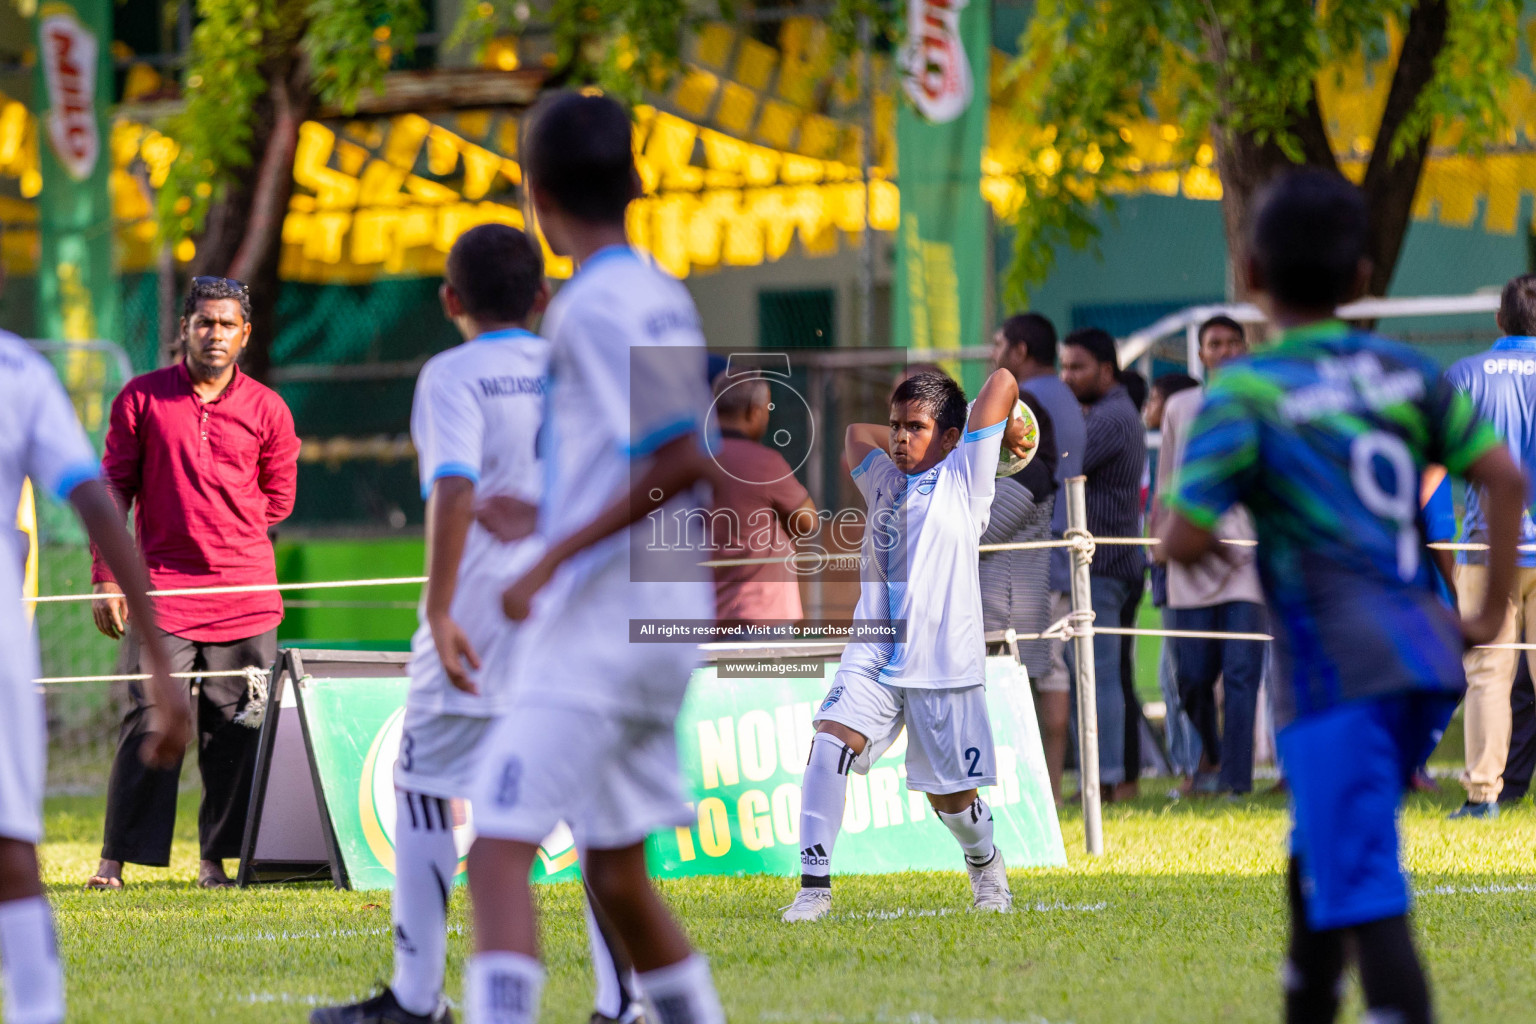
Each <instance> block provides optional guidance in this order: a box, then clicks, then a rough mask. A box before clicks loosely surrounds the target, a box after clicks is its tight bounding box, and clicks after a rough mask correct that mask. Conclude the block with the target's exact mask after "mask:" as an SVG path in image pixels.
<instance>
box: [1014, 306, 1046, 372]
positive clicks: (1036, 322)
mask: <svg viewBox="0 0 1536 1024" xmlns="http://www.w3.org/2000/svg"><path fill="white" fill-rule="evenodd" d="M1002 332H1003V340H1004V341H1006V342H1007V343H1008V347H1009V348H1017V347H1018V346H1020V345H1023V346H1024V354H1025V355H1027V356H1029V358H1030V359H1032V360H1034V361H1035V362H1036V363H1038V364H1040V365H1041V366H1055V365H1056V325H1055V324H1053V323H1051V321H1050V319H1049V318H1047V317H1044V316H1041V315H1040V314H1039V313H1015V314H1014V315H1013V316H1011V317H1009V318H1008V319H1007V320H1004V321H1003V326H1002Z"/></svg>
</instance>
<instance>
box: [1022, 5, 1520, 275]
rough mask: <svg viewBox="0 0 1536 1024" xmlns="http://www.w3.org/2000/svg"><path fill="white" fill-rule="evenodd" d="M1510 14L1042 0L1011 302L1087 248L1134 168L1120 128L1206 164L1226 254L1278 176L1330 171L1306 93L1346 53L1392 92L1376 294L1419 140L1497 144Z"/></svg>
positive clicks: (1384, 137)
mask: <svg viewBox="0 0 1536 1024" xmlns="http://www.w3.org/2000/svg"><path fill="white" fill-rule="evenodd" d="M1521 7H1522V4H1521V2H1520V0H1318V2H1315V3H1298V2H1297V0H1159V2H1156V3H1148V2H1146V0H1039V2H1038V3H1037V4H1036V8H1035V17H1034V18H1033V20H1032V21H1031V23H1030V26H1029V29H1028V30H1027V32H1026V34H1025V36H1024V40H1023V47H1022V53H1021V56H1020V57H1019V59H1018V61H1017V62H1016V65H1015V67H1014V68H1013V74H1014V75H1015V78H1016V85H1017V88H1016V89H1015V90H1014V94H1013V95H1014V97H1015V98H1014V102H1013V107H1012V109H1011V111H1010V112H1011V113H1012V114H1013V115H1014V116H1015V117H1016V118H1017V119H1018V123H1020V124H1021V125H1022V130H1021V133H1020V134H1021V136H1022V137H1023V138H1024V139H1025V140H1026V147H1025V148H1026V153H1027V157H1026V160H1025V162H1024V166H1023V168H1022V169H1021V171H1020V172H1019V173H1020V178H1021V184H1023V186H1024V189H1025V193H1026V195H1027V198H1026V200H1025V201H1024V202H1023V203H1022V204H1021V205H1020V208H1019V210H1018V213H1017V215H1016V217H1015V219H1014V227H1015V229H1016V236H1015V243H1014V261H1013V266H1012V269H1011V272H1010V274H1009V280H1008V292H1009V294H1010V298H1013V299H1015V300H1020V301H1022V300H1024V299H1025V298H1027V293H1028V290H1029V288H1030V287H1031V286H1033V285H1036V284H1038V283H1039V282H1040V281H1042V280H1043V279H1044V278H1045V277H1046V275H1047V274H1048V273H1049V272H1050V270H1051V268H1052V267H1053V265H1054V262H1055V254H1056V252H1057V250H1058V249H1059V248H1060V247H1061V246H1063V245H1071V246H1075V247H1084V246H1087V245H1090V244H1092V243H1093V242H1094V241H1095V240H1096V238H1097V237H1098V231H1099V212H1100V210H1101V208H1103V207H1107V206H1112V205H1113V202H1114V194H1115V193H1116V192H1117V191H1121V190H1123V189H1124V188H1125V187H1126V186H1127V185H1128V183H1129V176H1131V175H1133V174H1135V173H1138V172H1141V171H1143V170H1145V169H1144V168H1142V167H1140V166H1138V162H1137V158H1136V155H1135V153H1134V151H1133V147H1132V145H1131V143H1130V126H1131V125H1134V124H1137V123H1139V122H1143V121H1145V120H1147V119H1148V118H1151V119H1153V120H1161V121H1162V122H1163V123H1172V124H1175V125H1177V126H1178V127H1179V128H1180V129H1181V132H1180V143H1179V147H1178V149H1177V157H1176V162H1177V163H1178V164H1179V165H1181V166H1187V165H1188V163H1189V161H1190V160H1192V159H1193V157H1194V155H1195V151H1196V149H1197V147H1198V146H1199V145H1200V144H1201V143H1202V142H1206V141H1209V142H1210V143H1211V144H1212V145H1213V146H1214V147H1215V156H1216V161H1215V162H1216V169H1217V171H1218V173H1219V174H1220V177H1221V180H1222V185H1223V197H1222V205H1223V214H1224V219H1225V221H1226V224H1227V239H1228V245H1229V250H1231V251H1236V249H1237V245H1235V244H1234V243H1236V242H1238V240H1240V239H1241V237H1242V236H1241V232H1242V225H1243V221H1244V215H1245V213H1246V209H1247V204H1248V202H1249V200H1250V199H1251V198H1252V195H1253V193H1254V191H1255V190H1256V189H1257V188H1258V187H1259V186H1260V185H1262V183H1263V181H1264V180H1266V179H1267V178H1268V177H1270V176H1271V175H1272V174H1273V173H1274V172H1275V171H1276V170H1279V169H1281V168H1283V167H1284V166H1287V165H1296V164H1306V165H1317V166H1323V167H1331V168H1337V167H1338V166H1339V164H1338V160H1337V158H1336V156H1335V152H1336V151H1337V150H1339V149H1342V148H1343V146H1342V145H1341V143H1344V144H1347V143H1348V142H1349V141H1351V140H1330V139H1329V138H1328V136H1327V130H1326V127H1325V125H1326V120H1325V117H1324V115H1325V113H1326V112H1324V111H1322V110H1321V109H1320V106H1319V99H1318V82H1319V81H1320V76H1323V75H1326V74H1329V73H1330V71H1329V69H1330V66H1336V62H1339V61H1342V60H1345V59H1348V58H1350V57H1352V56H1353V55H1354V54H1356V53H1357V52H1362V51H1363V52H1364V53H1365V54H1366V55H1367V57H1369V58H1375V59H1377V60H1380V61H1383V62H1385V70H1386V71H1388V72H1389V73H1390V74H1391V75H1392V86H1391V89H1390V92H1389V94H1388V97H1387V100H1386V102H1385V107H1384V109H1383V111H1382V117H1381V122H1380V125H1379V128H1378V131H1377V133H1376V136H1375V138H1374V140H1373V144H1372V148H1371V152H1370V156H1369V159H1368V161H1367V166H1366V170H1365V173H1364V176H1363V180H1362V182H1361V184H1362V188H1363V189H1364V190H1365V192H1366V197H1367V202H1368V203H1369V204H1370V206H1371V209H1372V215H1373V220H1374V221H1375V222H1376V223H1377V225H1378V228H1377V230H1376V234H1377V236H1378V237H1377V238H1375V239H1373V256H1374V258H1375V260H1376V262H1377V275H1376V278H1375V279H1374V280H1373V281H1372V290H1373V291H1374V292H1376V293H1377V294H1380V293H1383V292H1384V291H1385V289H1386V285H1387V284H1388V282H1389V281H1390V279H1391V273H1392V269H1393V267H1394V265H1395V263H1396V260H1397V255H1398V252H1399V251H1400V247H1401V243H1402V237H1403V234H1404V232H1405V231H1406V226H1407V217H1408V213H1409V211H1410V210H1411V206H1412V200H1413V193H1414V189H1415V187H1416V186H1417V183H1418V180H1419V176H1420V173H1421V171H1422V167H1423V162H1424V159H1425V157H1426V156H1427V155H1428V152H1429V146H1430V141H1431V139H1432V138H1433V139H1434V140H1435V142H1436V144H1437V145H1446V146H1451V147H1456V148H1458V149H1461V150H1471V151H1478V150H1481V149H1483V148H1484V147H1487V146H1489V145H1491V144H1495V143H1500V142H1503V141H1505V134H1506V132H1507V131H1508V126H1507V124H1506V121H1505V118H1504V116H1503V113H1502V111H1501V108H1500V103H1499V101H1500V97H1501V96H1502V95H1503V94H1504V93H1505V91H1506V90H1507V88H1508V86H1509V84H1510V81H1511V77H1512V76H1513V75H1514V74H1516V73H1517V72H1516V71H1515V68H1516V62H1517V59H1518V57H1519V45H1520V44H1519V35H1520V34H1519V19H1520V13H1521Z"/></svg>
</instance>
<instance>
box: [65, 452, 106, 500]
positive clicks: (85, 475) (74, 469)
mask: <svg viewBox="0 0 1536 1024" xmlns="http://www.w3.org/2000/svg"><path fill="white" fill-rule="evenodd" d="M100 479H101V466H100V464H98V463H96V462H77V463H75V464H74V465H73V466H70V467H69V468H68V469H66V470H65V471H64V472H63V473H62V474H61V475H60V476H59V482H58V483H57V484H56V485H55V486H54V489H53V493H54V495H55V496H56V497H57V498H58V499H59V500H60V501H68V500H69V495H70V493H71V492H73V491H74V489H75V488H76V487H79V486H80V485H81V484H83V483H85V482H86V481H87V480H100Z"/></svg>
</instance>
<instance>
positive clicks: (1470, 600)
mask: <svg viewBox="0 0 1536 1024" xmlns="http://www.w3.org/2000/svg"><path fill="white" fill-rule="evenodd" d="M1497 323H1498V326H1499V330H1500V331H1501V332H1503V335H1504V336H1503V337H1501V338H1500V339H1499V340H1498V341H1496V342H1494V345H1493V348H1491V349H1489V350H1488V351H1487V352H1484V353H1481V354H1480V355H1475V356H1468V357H1467V358H1465V359H1462V360H1460V361H1458V362H1456V363H1454V364H1453V365H1452V366H1451V368H1450V369H1449V370H1447V371H1446V374H1445V376H1446V379H1447V380H1449V381H1450V382H1451V384H1452V386H1454V387H1455V388H1456V389H1457V390H1459V391H1463V392H1466V394H1467V395H1468V396H1469V397H1470V398H1471V399H1472V404H1473V405H1474V406H1475V407H1476V408H1477V412H1478V415H1480V416H1482V417H1483V418H1484V419H1486V420H1488V421H1489V422H1491V423H1492V424H1493V425H1494V426H1495V427H1496V428H1498V431H1499V434H1500V435H1501V436H1502V437H1504V439H1505V440H1506V441H1508V442H1509V450H1510V454H1512V455H1513V456H1514V457H1515V462H1516V463H1518V464H1519V465H1520V467H1521V468H1522V469H1524V470H1525V476H1526V503H1525V504H1526V510H1525V514H1524V515H1522V516H1521V517H1520V543H1521V545H1522V546H1524V545H1529V544H1533V543H1536V522H1533V521H1532V519H1531V511H1530V510H1531V505H1532V504H1533V502H1536V476H1533V470H1536V274H1525V275H1523V276H1521V277H1517V278H1515V279H1513V280H1512V281H1510V282H1509V283H1508V284H1506V285H1505V286H1504V294H1503V296H1502V298H1501V299H1500V301H1499V312H1498V320H1497ZM1461 532H1462V540H1463V541H1465V542H1467V543H1470V544H1485V543H1487V541H1488V536H1487V521H1486V517H1485V515H1484V512H1483V496H1482V495H1481V494H1480V493H1478V491H1477V489H1476V488H1471V487H1469V488H1468V489H1467V511H1466V518H1465V520H1464V521H1463V523H1462V530H1461ZM1487 561H1488V553H1487V552H1486V551H1465V552H1461V555H1460V558H1459V559H1458V563H1459V564H1458V565H1457V566H1456V587H1455V590H1456V597H1457V600H1458V601H1460V603H1461V608H1462V611H1463V614H1466V609H1468V608H1477V607H1479V606H1480V605H1481V603H1482V600H1483V595H1484V594H1485V593H1486V592H1487V588H1488V568H1487ZM1516 564H1517V565H1518V566H1519V569H1518V573H1517V575H1516V577H1515V586H1514V590H1513V591H1512V592H1511V594H1510V598H1509V614H1508V615H1506V616H1505V618H1504V625H1503V628H1501V629H1500V630H1499V635H1498V637H1497V638H1496V639H1495V640H1494V643H1496V644H1509V643H1514V642H1515V641H1517V640H1518V641H1524V642H1526V643H1529V642H1530V641H1531V640H1532V639H1536V552H1533V551H1530V550H1521V551H1520V553H1519V561H1518V562H1517V563H1516ZM1519 657H1520V653H1519V652H1518V651H1511V650H1494V649H1490V648H1487V647H1479V648H1474V649H1473V650H1470V651H1468V652H1467V654H1466V658H1465V663H1466V669H1467V698H1466V716H1465V722H1466V740H1467V769H1466V773H1465V774H1464V775H1463V776H1462V780H1461V781H1462V785H1463V786H1465V787H1466V790H1467V800H1466V803H1464V804H1463V805H1462V806H1461V807H1460V808H1459V809H1458V810H1456V811H1455V812H1454V813H1452V815H1451V817H1453V818H1495V817H1498V813H1499V805H1498V799H1499V790H1500V789H1501V788H1502V787H1503V775H1504V765H1505V762H1506V760H1507V759H1508V757H1509V741H1510V728H1511V721H1510V687H1511V686H1512V685H1513V682H1514V678H1515V663H1516V662H1517V661H1518V660H1519ZM1527 657H1528V658H1536V655H1533V654H1532V653H1531V652H1527ZM1531 664H1532V668H1533V669H1536V660H1533V661H1532V663H1531Z"/></svg>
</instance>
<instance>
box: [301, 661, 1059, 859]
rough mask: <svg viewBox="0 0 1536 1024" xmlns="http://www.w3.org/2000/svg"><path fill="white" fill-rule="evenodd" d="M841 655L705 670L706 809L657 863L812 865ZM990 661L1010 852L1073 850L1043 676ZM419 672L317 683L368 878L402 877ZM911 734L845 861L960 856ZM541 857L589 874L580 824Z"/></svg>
mask: <svg viewBox="0 0 1536 1024" xmlns="http://www.w3.org/2000/svg"><path fill="white" fill-rule="evenodd" d="M836 670H837V665H836V663H832V664H829V665H828V666H827V667H826V670H825V674H824V676H823V677H822V678H811V679H761V678H758V679H721V678H718V677H717V676H716V673H715V670H714V669H713V668H703V669H700V670H698V671H697V672H695V673H694V678H693V683H692V685H691V687H690V689H689V693H688V699H687V702H686V703H685V704H684V707H683V712H682V715H681V716H680V717H679V720H678V750H679V757H680V761H681V765H682V768H683V774H684V777H685V779H686V781H687V783H688V785H689V787H690V788H691V790H692V794H691V797H692V799H691V804H692V811H693V820H692V822H691V824H690V825H688V826H687V827H684V828H677V829H672V830H669V831H666V832H662V833H658V834H656V835H654V836H652V837H651V840H650V860H651V869H652V872H653V873H654V874H656V875H657V876H659V877H663V878H682V877H687V876H690V875H756V874H770V875H785V876H794V875H797V874H799V871H800V854H799V849H800V848H799V845H798V842H799V829H800V779H801V775H802V774H803V772H804V770H805V760H806V754H807V752H808V750H809V748H810V740H811V717H812V714H813V712H814V711H815V708H816V706H817V702H819V701H820V700H821V699H822V697H823V696H824V695H825V693H826V690H827V687H828V686H829V685H830V683H831V679H832V677H833V675H834V674H835V673H836ZM987 670H988V683H989V686H988V704H989V707H990V710H991V713H992V724H993V730H994V733H995V737H996V741H997V748H998V750H997V754H998V757H997V761H998V775H999V779H1000V781H999V784H998V785H997V786H996V787H994V788H993V789H992V790H990V791H988V792H987V793H986V794H985V795H986V798H987V800H988V802H989V803H991V804H992V807H993V815H994V819H995V822H996V828H997V842H998V845H999V846H1000V847H1001V848H1002V849H1003V850H1004V851H1005V855H1006V856H1007V858H1008V863H1009V865H1010V866H1015V867H1050V866H1060V865H1063V864H1065V863H1066V854H1065V851H1064V849H1063V847H1062V841H1061V831H1060V828H1059V826H1058V824H1057V820H1056V810H1055V806H1054V805H1053V803H1052V801H1051V792H1050V785H1049V781H1048V779H1047V776H1046V771H1045V758H1044V755H1043V753H1042V751H1041V747H1040V733H1039V729H1038V727H1037V726H1036V723H1035V714H1034V703H1033V701H1032V699H1031V697H1030V692H1029V684H1028V681H1027V679H1026V678H1025V676H1024V673H1023V671H1022V670H1021V669H1020V668H1019V666H1018V665H1017V664H1016V663H1015V662H1013V660H1012V659H1009V658H991V659H988V666H987ZM407 685H408V684H407V682H406V680H405V679H403V678H393V679H320V678H313V677H312V678H309V679H307V680H305V683H304V691H303V700H302V701H301V707H302V709H303V714H304V719H305V726H306V729H305V731H306V733H307V735H308V737H309V742H310V751H311V757H312V759H313V764H314V766H315V769H316V774H317V777H318V778H319V780H320V784H321V786H322V787H323V789H324V795H325V806H326V808H327V810H328V811H329V815H330V819H331V826H332V829H333V830H334V833H335V837H336V847H337V850H338V852H339V854H340V856H341V858H342V860H343V861H344V862H345V865H346V875H347V877H348V878H349V879H350V880H351V884H352V885H353V887H354V888H358V889H383V888H388V887H390V886H391V885H393V882H394V834H395V832H394V825H395V821H394V815H395V798H394V782H393V779H394V763H395V757H396V754H397V752H398V750H399V746H400V724H401V720H402V718H403V717H404V705H405V696H406V689H407ZM905 749H906V743H905V739H904V738H903V739H900V740H898V741H897V742H896V744H895V746H893V747H892V749H891V750H890V751H889V752H888V753H887V754H886V755H885V757H884V758H882V759H881V760H880V762H879V763H877V764H876V765H875V766H874V767H873V768H872V769H871V770H870V773H869V774H868V775H867V776H864V775H854V776H852V777H851V778H850V779H849V792H848V804H847V812H846V814H845V815H844V819H843V835H842V837H841V838H839V840H838V847H837V865H836V868H837V870H838V871H839V872H847V873H852V874H874V873H882V872H892V871H931V870H958V868H959V867H960V855H959V853H958V852H957V850H956V847H955V842H954V839H953V838H952V837H951V836H950V834H949V832H948V830H947V829H945V828H944V826H943V824H942V823H941V822H939V820H938V819H937V818H936V817H934V815H933V813H932V812H931V811H930V810H929V809H928V804H927V800H926V799H925V798H924V797H923V795H922V794H921V793H911V792H908V791H907V789H906V783H905V780H904V775H905V768H904V767H903V763H902V762H903V758H904V754H905ZM454 813H455V819H456V820H455V824H456V833H457V836H458V841H459V852H460V855H461V857H462V855H463V854H464V853H465V852H466V851H467V850H468V849H469V842H470V840H471V838H472V835H473V828H474V821H473V815H472V813H471V811H470V809H469V808H468V807H465V806H463V805H462V804H456V805H455V809H454ZM460 866H461V868H462V862H461V865H460ZM534 872H535V877H536V878H537V879H539V880H553V881H561V880H566V879H570V878H574V877H576V872H577V868H576V850H575V845H574V843H573V842H572V839H571V835H570V832H569V831H568V830H567V829H565V828H564V827H561V828H560V829H559V830H557V831H556V833H555V834H554V835H552V836H550V837H549V838H548V839H546V840H545V841H544V845H543V846H542V847H541V848H540V851H539V858H538V861H537V863H536V864H535V866H534ZM461 878H462V874H461Z"/></svg>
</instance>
